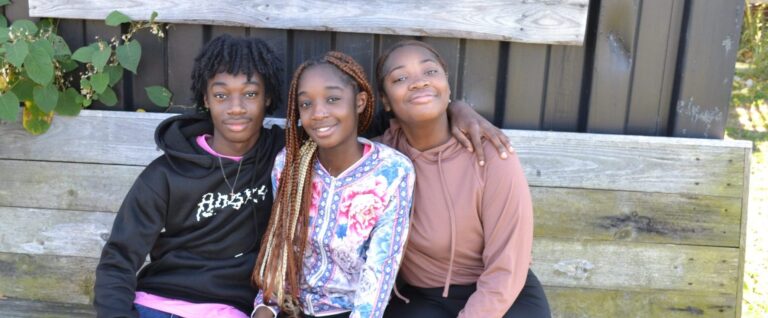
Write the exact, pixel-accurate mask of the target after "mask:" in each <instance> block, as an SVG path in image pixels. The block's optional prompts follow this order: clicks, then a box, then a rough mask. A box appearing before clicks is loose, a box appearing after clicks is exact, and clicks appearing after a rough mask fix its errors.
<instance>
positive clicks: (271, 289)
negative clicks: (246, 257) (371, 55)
mask: <svg viewBox="0 0 768 318" xmlns="http://www.w3.org/2000/svg"><path fill="white" fill-rule="evenodd" d="M321 64H329V65H332V66H334V67H335V68H336V69H338V70H339V75H340V76H342V77H343V78H344V80H345V81H346V82H347V83H348V84H349V85H351V86H352V87H353V89H354V91H355V95H356V94H357V93H359V92H364V93H365V94H367V95H368V98H367V100H366V104H365V109H364V110H363V112H362V113H361V114H360V115H359V121H358V127H357V131H358V133H361V132H363V131H365V130H366V129H367V128H368V126H369V125H370V123H371V120H372V118H373V111H374V101H373V90H372V88H371V85H370V84H369V83H368V80H367V78H368V77H367V76H366V74H365V71H364V70H363V68H362V66H360V64H358V63H357V62H355V60H354V59H352V58H351V57H349V56H347V55H346V54H343V53H340V52H328V53H326V54H325V55H324V56H323V57H321V58H319V59H315V60H310V61H307V62H304V63H303V64H301V65H300V66H299V67H298V68H297V69H296V71H295V72H294V73H293V79H292V80H291V86H290V88H289V90H288V110H287V114H286V117H287V118H286V140H285V168H284V169H283V171H282V173H281V175H280V186H279V187H278V190H277V197H276V198H275V201H274V203H273V206H272V216H271V217H270V220H269V225H268V227H267V232H266V236H265V238H264V239H263V240H262V246H261V250H260V251H259V257H258V259H257V260H256V266H255V267H254V270H253V275H252V276H251V280H252V282H253V283H254V284H255V285H256V286H258V287H259V288H260V289H262V290H263V291H264V298H265V301H268V300H270V299H274V298H273V297H275V296H276V299H274V300H275V301H277V303H278V304H279V305H280V307H281V308H282V311H283V313H282V314H284V315H288V316H292V315H298V314H299V311H300V303H299V301H298V298H299V288H300V287H299V280H300V279H301V275H302V262H303V256H304V249H305V247H306V242H307V236H308V227H309V206H310V204H311V200H312V198H311V187H312V167H313V166H314V163H315V162H316V160H317V151H316V149H317V146H316V144H315V143H314V142H312V141H308V138H309V137H308V135H307V134H306V132H304V129H303V128H299V127H298V122H299V118H300V116H299V107H298V101H297V95H298V87H299V81H300V80H301V76H302V74H303V73H304V71H306V70H307V69H309V68H311V67H313V66H316V65H321ZM353 103H354V101H353ZM285 292H287V295H286V294H285Z"/></svg>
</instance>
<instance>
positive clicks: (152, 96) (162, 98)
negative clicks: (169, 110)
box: [144, 86, 173, 107]
mask: <svg viewBox="0 0 768 318" xmlns="http://www.w3.org/2000/svg"><path fill="white" fill-rule="evenodd" d="M144 90H146V91H147V96H149V100H151V101H152V103H154V104H155V105H157V106H160V107H168V105H170V104H171V96H173V94H171V92H170V91H169V90H167V89H166V88H165V87H162V86H150V87H146V88H144Z"/></svg>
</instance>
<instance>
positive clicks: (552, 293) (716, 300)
mask: <svg viewBox="0 0 768 318" xmlns="http://www.w3.org/2000/svg"><path fill="white" fill-rule="evenodd" d="M544 292H545V293H546V294H547V299H548V300H549V304H550V306H551V309H552V317H555V318H558V317H563V318H565V317H568V318H595V317H606V318H614V317H623V318H646V317H664V318H691V317H730V318H733V317H739V316H737V315H736V313H735V312H736V308H738V307H740V306H741V305H737V306H734V304H739V303H737V302H736V300H735V298H734V296H733V294H725V293H700V292H690V291H686V292H677V291H664V290H647V291H642V292H637V291H619V290H602V289H588V288H561V287H549V286H545V287H544Z"/></svg>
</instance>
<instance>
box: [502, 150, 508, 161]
mask: <svg viewBox="0 0 768 318" xmlns="http://www.w3.org/2000/svg"><path fill="white" fill-rule="evenodd" d="M501 159H507V152H506V151H505V152H502V153H501Z"/></svg>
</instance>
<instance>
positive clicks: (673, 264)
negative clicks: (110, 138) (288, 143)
mask: <svg viewBox="0 0 768 318" xmlns="http://www.w3.org/2000/svg"><path fill="white" fill-rule="evenodd" d="M616 255H622V257H616ZM738 255H739V251H738V249H733V248H716V247H698V246H681V245H666V244H639V243H633V244H625V243H617V242H597V241H594V242H589V241H586V242H573V241H572V240H555V239H543V238H539V239H537V240H536V241H535V242H534V260H533V270H534V272H535V273H536V275H537V276H539V278H540V279H541V281H542V283H543V284H544V285H545V286H552V287H578V288H594V289H609V290H622V291H649V290H677V291H684V292H692V293H710V294H711V293H723V294H731V295H735V294H736V288H737V287H739V288H740V287H741V286H740V284H739V282H737V279H736V276H737V268H738ZM97 261H98V260H97V259H95V258H83V257H63V256H51V255H29V254H16V253H0V277H3V278H4V279H2V280H0V293H1V294H3V295H6V296H9V297H17V298H25V299H33V300H45V301H60V302H69V303H79V304H86V303H88V302H89V301H90V298H91V297H92V285H93V273H94V268H95V266H96V263H97Z"/></svg>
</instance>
